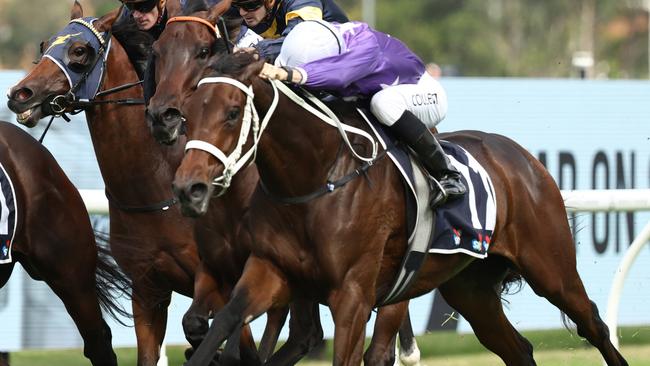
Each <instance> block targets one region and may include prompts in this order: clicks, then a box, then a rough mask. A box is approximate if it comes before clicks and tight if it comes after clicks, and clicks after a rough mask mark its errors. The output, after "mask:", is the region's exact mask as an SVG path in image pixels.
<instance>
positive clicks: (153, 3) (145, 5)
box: [120, 0, 167, 39]
mask: <svg viewBox="0 0 650 366" xmlns="http://www.w3.org/2000/svg"><path fill="white" fill-rule="evenodd" d="M120 1H122V3H123V4H124V6H125V7H126V9H127V14H125V15H124V16H131V17H133V19H134V20H135V22H136V24H137V26H138V29H140V30H141V31H146V32H148V33H149V34H151V35H152V36H153V37H154V39H158V37H159V36H160V33H162V31H163V29H165V23H167V9H165V1H166V0H120Z"/></svg>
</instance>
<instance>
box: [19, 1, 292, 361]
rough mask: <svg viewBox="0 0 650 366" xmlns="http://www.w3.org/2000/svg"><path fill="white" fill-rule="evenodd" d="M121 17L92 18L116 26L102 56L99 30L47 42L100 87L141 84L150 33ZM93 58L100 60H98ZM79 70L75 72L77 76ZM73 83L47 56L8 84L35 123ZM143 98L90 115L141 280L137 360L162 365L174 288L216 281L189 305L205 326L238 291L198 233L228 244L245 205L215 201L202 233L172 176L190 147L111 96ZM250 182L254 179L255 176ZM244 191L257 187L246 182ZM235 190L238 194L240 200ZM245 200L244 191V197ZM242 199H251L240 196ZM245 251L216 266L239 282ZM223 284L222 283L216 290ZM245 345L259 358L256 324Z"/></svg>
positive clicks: (124, 252) (75, 12)
mask: <svg viewBox="0 0 650 366" xmlns="http://www.w3.org/2000/svg"><path fill="white" fill-rule="evenodd" d="M82 15H83V11H82V8H81V6H80V5H79V4H78V3H77V2H75V4H74V5H73V8H72V14H71V19H73V20H77V19H80V18H81V17H82ZM117 16H118V12H117V11H114V12H111V13H110V14H107V15H105V16H103V17H101V18H100V19H98V20H96V21H95V22H94V28H95V30H96V31H97V34H99V35H100V37H101V36H106V34H111V33H105V32H109V31H110V32H112V36H111V37H110V38H107V39H106V41H108V40H109V39H110V48H108V46H106V48H105V49H104V51H103V52H104V53H103V54H102V53H101V49H102V48H101V47H99V46H97V47H94V48H93V46H92V43H90V41H95V39H94V38H93V37H97V36H96V35H92V34H90V35H89V36H87V37H89V38H87V39H81V40H80V39H78V37H76V36H69V35H65V34H61V35H60V36H59V37H56V39H54V38H53V39H51V40H50V41H49V42H47V43H45V44H44V45H43V49H44V50H47V49H49V48H50V47H65V48H64V49H66V50H67V51H66V52H67V56H66V57H67V60H68V61H67V62H68V63H69V64H71V65H72V66H74V70H82V71H83V70H91V69H94V68H95V67H100V66H103V67H104V69H105V70H104V75H103V79H102V80H103V81H102V83H101V85H96V87H98V88H99V87H101V90H104V91H106V90H111V89H112V88H116V87H120V86H123V85H129V84H132V83H136V82H137V81H138V80H139V77H138V72H137V71H136V70H137V69H136V67H134V66H137V65H140V64H142V63H143V62H144V61H145V60H146V57H147V55H148V50H149V49H150V47H151V42H152V40H151V39H148V40H147V39H146V38H142V33H141V32H139V31H138V30H137V28H135V27H134V26H133V24H131V23H126V24H116V25H115V27H113V23H114V22H115V20H116V18H117ZM75 24H76V23H75ZM75 33H77V32H76V31H75ZM147 42H148V43H147ZM108 44H109V43H108V42H106V45H108ZM96 55H100V56H104V57H105V58H106V60H105V63H102V61H101V57H94V56H96ZM94 60H97V61H96V63H95V64H94V66H93V62H94ZM64 66H65V65H64ZM91 67H92V68H91ZM74 70H72V71H69V73H70V74H71V75H72V72H74ZM83 87H84V85H82V86H81V88H83ZM81 88H80V89H81ZM70 90H71V85H70V83H69V81H68V78H67V76H66V74H64V72H63V71H62V69H61V68H59V67H58V66H57V64H55V62H54V61H53V59H52V58H49V57H43V58H42V59H41V60H40V62H39V63H38V64H37V65H36V67H35V68H34V69H33V70H32V71H30V72H29V73H28V75H27V76H26V77H25V78H24V79H23V80H21V81H20V82H19V83H18V84H16V85H15V86H14V87H12V88H11V89H10V91H9V95H8V97H9V103H8V105H9V108H10V109H11V110H12V111H14V112H16V113H17V114H18V120H19V122H21V123H23V124H24V125H26V126H30V127H31V126H34V125H36V124H37V122H38V121H39V119H41V118H42V117H44V116H47V115H48V114H51V113H53V112H52V109H53V108H61V109H63V110H64V111H68V110H69V109H66V108H64V107H65V105H64V106H61V105H59V104H57V105H56V106H55V107H53V106H52V105H51V104H50V101H52V98H53V97H56V96H66V95H67V93H68V92H69V91H70ZM142 96H143V91H142V88H141V87H140V86H139V85H135V86H133V87H131V88H126V89H120V90H118V91H116V92H113V93H111V94H108V95H103V96H99V97H96V98H95V101H94V102H95V103H94V104H93V105H92V106H90V107H87V109H86V117H87V122H88V128H89V130H90V135H91V138H92V141H93V145H94V149H95V153H96V156H97V160H98V163H99V168H100V171H101V173H102V177H103V179H104V182H105V184H106V192H107V196H108V197H109V203H110V212H109V215H110V244H111V248H112V252H113V254H114V256H115V259H116V261H117V263H118V264H119V265H120V267H121V268H123V269H124V271H125V272H126V273H127V275H128V276H129V277H130V278H131V279H132V282H133V290H132V295H133V296H132V306H133V316H134V322H135V331H136V336H137V342H138V365H155V364H156V362H157V360H158V358H159V352H160V345H161V343H162V340H163V338H164V334H165V328H166V322H167V307H168V305H169V301H170V299H171V293H172V291H175V292H178V293H181V294H183V295H185V296H190V297H191V296H192V295H193V294H195V292H194V278H195V275H197V276H199V277H200V278H201V279H203V280H205V281H206V283H209V284H210V285H211V286H212V287H210V290H206V293H207V294H205V296H203V294H199V295H201V296H202V299H203V301H202V302H201V303H200V304H196V306H195V307H193V308H192V309H190V311H195V312H200V313H199V314H198V315H196V317H197V318H204V319H205V324H206V329H207V318H208V316H209V314H210V312H211V311H214V309H218V308H219V307H220V306H222V305H223V304H224V303H225V302H226V301H227V299H228V297H227V296H226V295H224V294H228V293H229V292H230V289H229V288H228V287H229V286H228V283H229V282H223V283H222V282H221V278H220V277H216V278H218V279H219V281H215V277H214V276H216V273H215V271H214V269H212V270H210V271H206V272H204V271H203V267H202V266H201V265H200V261H199V256H198V254H197V249H196V241H197V240H206V241H207V240H210V241H216V240H221V241H224V242H225V243H227V241H228V238H229V236H230V233H229V231H228V230H230V228H231V227H232V226H228V225H231V224H232V220H234V219H235V217H236V215H237V213H234V212H233V216H229V215H227V214H226V213H225V212H224V211H223V210H221V209H220V206H219V205H221V204H222V203H219V202H217V201H215V203H213V204H214V205H217V207H215V209H214V210H211V212H214V213H215V218H214V220H213V221H212V223H211V224H210V226H208V227H206V231H205V234H206V235H208V234H209V235H211V236H210V237H203V238H195V236H194V225H195V224H196V223H195V221H194V220H191V219H188V218H185V217H183V216H182V215H181V213H180V209H179V207H178V205H174V201H173V200H172V198H173V194H172V191H171V181H172V178H173V173H174V171H175V169H176V167H177V166H178V163H179V162H180V159H181V157H182V155H183V149H182V146H180V145H177V146H161V145H160V144H158V143H157V142H156V141H155V140H154V139H153V138H152V136H151V133H150V131H149V128H148V126H147V124H146V123H145V121H144V108H143V107H142V106H141V105H135V106H133V105H130V104H127V105H124V104H119V103H112V102H108V101H116V100H118V101H119V100H122V101H124V100H132V101H133V100H135V101H137V100H140V99H141V98H142ZM90 97H92V95H91V96H90ZM249 176H250V177H249V178H250V179H252V180H253V181H256V180H257V172H256V171H255V170H250V174H249ZM249 178H247V175H246V173H245V174H244V175H243V176H242V177H241V178H239V177H238V179H239V180H241V181H246V180H247V179H249ZM249 186H250V187H254V184H253V183H251V184H250V185H249ZM242 195H244V196H245V195H250V193H247V192H246V191H245V190H242ZM236 196H237V194H235V195H233V199H234V197H236ZM240 200H246V198H245V197H240ZM237 207H243V206H242V205H241V204H240V203H239V202H237ZM220 225H224V226H220ZM224 227H225V228H227V230H224ZM247 254H248V252H245V251H244V249H243V247H242V246H232V245H227V244H226V245H224V247H222V248H221V251H219V252H215V255H218V256H220V257H219V259H220V260H221V261H223V262H225V263H226V264H225V265H224V266H222V267H221V268H218V270H217V271H218V274H219V275H220V276H223V277H222V278H224V279H227V280H228V281H231V282H232V283H233V284H234V280H233V279H234V278H238V276H239V272H241V269H242V268H243V264H244V261H245V259H246V257H247ZM197 273H198V274H197ZM215 288H217V291H214V289H215ZM281 324H282V323H281V322H280V325H279V326H281ZM279 326H278V327H279ZM278 332H279V330H278ZM233 344H234V343H233ZM242 344H243V346H244V347H243V348H242V357H243V360H248V359H250V362H251V364H256V360H257V358H258V356H257V352H256V348H255V344H254V342H253V339H252V336H251V334H250V330H249V329H248V328H246V329H244V335H243V337H242Z"/></svg>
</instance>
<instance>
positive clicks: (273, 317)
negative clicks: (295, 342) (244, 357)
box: [258, 307, 289, 362]
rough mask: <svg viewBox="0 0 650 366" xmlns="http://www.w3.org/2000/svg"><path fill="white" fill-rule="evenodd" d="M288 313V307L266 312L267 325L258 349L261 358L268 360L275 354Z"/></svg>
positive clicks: (264, 360)
mask: <svg viewBox="0 0 650 366" xmlns="http://www.w3.org/2000/svg"><path fill="white" fill-rule="evenodd" d="M288 314H289V308H288V307H284V308H278V309H274V310H269V311H268V312H267V313H266V327H265V328H264V334H263V335H262V340H261V341H260V347H259V350H258V351H259V355H260V359H261V360H262V361H263V362H266V361H268V359H269V358H270V357H271V355H272V354H273V351H274V350H275V346H276V345H277V343H278V338H279V337H280V331H282V327H283V326H284V323H285V322H286V321H287V315H288Z"/></svg>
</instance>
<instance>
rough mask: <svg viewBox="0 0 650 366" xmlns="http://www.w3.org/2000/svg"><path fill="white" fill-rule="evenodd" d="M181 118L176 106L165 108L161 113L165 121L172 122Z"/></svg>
mask: <svg viewBox="0 0 650 366" xmlns="http://www.w3.org/2000/svg"><path fill="white" fill-rule="evenodd" d="M180 118H181V112H180V111H179V110H178V109H176V108H167V110H165V112H163V114H162V119H163V121H164V122H165V123H167V122H173V121H174V120H177V119H180Z"/></svg>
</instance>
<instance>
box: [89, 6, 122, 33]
mask: <svg viewBox="0 0 650 366" xmlns="http://www.w3.org/2000/svg"><path fill="white" fill-rule="evenodd" d="M121 10H122V7H119V8H117V9H115V10H113V11H111V12H110V13H108V14H106V15H104V16H103V17H101V18H99V19H97V20H96V21H95V28H97V30H98V31H100V32H106V31H108V30H109V29H111V28H112V27H113V23H115V20H117V18H118V17H119V16H120V12H121Z"/></svg>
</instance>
